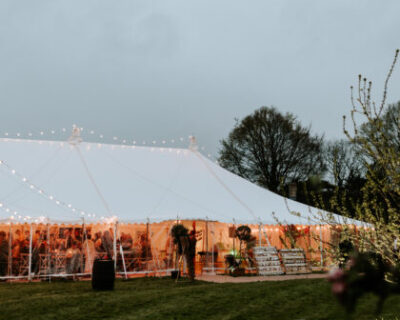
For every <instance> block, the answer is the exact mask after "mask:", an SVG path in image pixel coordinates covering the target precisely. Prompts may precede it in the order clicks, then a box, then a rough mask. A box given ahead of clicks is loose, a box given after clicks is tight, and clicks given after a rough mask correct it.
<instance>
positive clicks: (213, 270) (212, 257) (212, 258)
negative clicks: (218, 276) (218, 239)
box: [211, 222, 215, 274]
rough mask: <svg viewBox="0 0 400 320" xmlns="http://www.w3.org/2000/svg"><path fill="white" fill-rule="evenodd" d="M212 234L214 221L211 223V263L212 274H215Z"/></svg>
mask: <svg viewBox="0 0 400 320" xmlns="http://www.w3.org/2000/svg"><path fill="white" fill-rule="evenodd" d="M214 234H215V229H214V222H213V223H212V231H211V263H212V268H211V270H212V274H215V265H214V264H215V261H214V260H215V259H214Z"/></svg>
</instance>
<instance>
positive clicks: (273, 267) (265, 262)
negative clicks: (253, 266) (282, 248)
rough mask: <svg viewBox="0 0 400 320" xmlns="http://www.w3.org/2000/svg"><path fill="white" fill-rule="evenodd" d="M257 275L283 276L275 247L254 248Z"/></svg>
mask: <svg viewBox="0 0 400 320" xmlns="http://www.w3.org/2000/svg"><path fill="white" fill-rule="evenodd" d="M253 252H254V258H255V259H256V263H257V273H258V274H259V275H260V276H269V275H277V274H283V270H282V267H281V262H280V260H279V255H278V251H277V250H276V248H275V247H254V248H253Z"/></svg>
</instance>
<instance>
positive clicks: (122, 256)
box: [117, 232, 128, 279]
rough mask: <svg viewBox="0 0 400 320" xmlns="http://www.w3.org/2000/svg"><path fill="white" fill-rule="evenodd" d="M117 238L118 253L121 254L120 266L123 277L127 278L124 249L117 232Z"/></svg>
mask: <svg viewBox="0 0 400 320" xmlns="http://www.w3.org/2000/svg"><path fill="white" fill-rule="evenodd" d="M117 234H118V232H117ZM118 239H119V254H120V255H121V259H122V267H123V268H124V274H125V279H128V275H127V273H126V264H125V255H124V249H123V248H122V242H121V234H119V236H118Z"/></svg>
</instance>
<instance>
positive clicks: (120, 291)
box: [0, 278, 400, 320]
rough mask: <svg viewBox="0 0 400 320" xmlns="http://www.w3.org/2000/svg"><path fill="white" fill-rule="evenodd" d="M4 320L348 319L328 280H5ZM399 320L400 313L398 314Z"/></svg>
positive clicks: (364, 315) (398, 302)
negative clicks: (100, 283) (107, 283)
mask: <svg viewBox="0 0 400 320" xmlns="http://www.w3.org/2000/svg"><path fill="white" fill-rule="evenodd" d="M375 301H376V299H375V297H373V296H366V297H364V298H363V299H362V300H361V303H360V304H359V305H358V307H357V311H356V313H355V315H354V316H353V319H357V320H359V319H376V317H374V315H373V314H374V308H375ZM383 316H384V319H385V320H389V319H396V316H400V296H396V297H391V298H390V299H388V300H387V301H386V303H385V308H384V314H383ZM0 319H7V320H12V319H18V320H23V319H63V320H69V319H124V320H126V319H151V320H154V319H185V320H186V319H202V320H204V319H279V320H281V319H290V320H294V319H345V316H344V312H343V310H342V308H341V307H340V306H339V305H338V304H337V302H336V301H335V300H334V299H333V297H332V296H331V293H330V285H329V283H327V282H326V281H325V280H320V279H318V280H291V281H284V282H254V283H243V284H229V283H227V284H213V283H206V282H200V281H196V282H195V283H188V282H179V283H177V284H176V283H175V282H174V281H172V280H171V279H167V278H164V279H156V278H141V279H134V280H129V281H121V280H119V281H117V282H116V287H115V291H112V292H94V291H92V289H91V283H90V282H88V281H82V282H53V283H44V282H43V283H1V284H0ZM399 319H400V317H399Z"/></svg>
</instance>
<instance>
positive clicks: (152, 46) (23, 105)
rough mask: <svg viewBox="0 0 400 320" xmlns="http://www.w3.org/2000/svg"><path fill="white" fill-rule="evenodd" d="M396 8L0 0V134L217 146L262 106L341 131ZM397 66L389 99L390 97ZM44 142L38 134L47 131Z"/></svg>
mask: <svg viewBox="0 0 400 320" xmlns="http://www.w3.org/2000/svg"><path fill="white" fill-rule="evenodd" d="M399 13H400V1H398V0H393V1H389V0H386V1H384V2H383V1H366V0H360V1H349V0H345V1H338V0H335V1H319V0H315V1H299V0H292V1H284V0H276V1H270V0H262V1H254V0H252V1H233V0H229V1H222V0H218V1H216V0H212V1H205V0H201V1H188V0H182V1H168V0H162V1H149V0H144V1H133V0H129V1H122V0H119V1H116V0H114V1H111V0H107V1H100V0H93V1H89V0H85V1H82V0H79V1H72V0H65V1H56V0H48V1H44V0H35V1H32V0H27V1H17V0H9V1H8V0H1V1H0V106H1V113H0V136H2V135H3V134H4V132H9V133H10V134H16V133H17V132H22V133H24V134H26V133H28V132H33V133H34V135H36V136H37V133H38V132H39V131H40V130H52V129H55V130H60V129H61V128H63V127H67V128H70V127H71V125H72V124H73V123H77V124H79V125H80V126H82V127H85V128H90V129H91V130H95V132H101V133H103V134H104V135H105V136H106V137H112V136H118V137H124V138H129V139H132V140H138V141H139V140H140V141H141V140H147V141H152V140H157V141H158V140H161V139H172V138H177V137H180V136H187V135H189V134H194V135H196V136H197V138H198V140H199V144H201V145H204V146H205V147H206V148H207V149H208V150H210V152H211V153H212V154H214V155H215V154H216V153H217V149H218V147H219V140H221V139H222V138H224V137H226V136H227V134H228V133H229V131H230V130H231V129H232V127H233V125H234V123H235V121H234V119H235V118H239V119H240V118H242V117H244V116H245V115H247V114H249V113H251V112H253V111H254V110H255V109H257V108H259V107H260V106H263V105H265V106H272V105H273V106H276V107H277V108H278V109H279V110H280V111H282V112H292V113H294V114H295V115H297V116H298V117H299V119H300V120H301V122H302V123H303V124H304V125H309V124H311V125H312V128H313V131H314V132H317V133H321V134H322V133H324V134H325V136H326V137H327V138H337V137H342V120H341V118H342V115H343V114H348V111H349V108H350V106H349V86H350V85H351V84H355V83H356V80H357V75H358V74H359V73H363V74H365V75H366V76H368V77H369V78H371V79H372V80H373V81H374V85H375V88H376V91H375V92H376V94H377V95H378V96H377V99H379V98H380V96H381V95H380V93H381V90H380V89H381V88H382V84H383V81H384V77H385V75H386V73H387V70H388V68H389V65H390V63H391V61H392V58H393V54H394V51H395V49H396V48H398V47H400V36H399V31H400V19H399ZM399 88H400V66H398V68H397V70H396V72H395V74H394V77H393V80H392V82H391V86H390V94H389V101H390V102H393V101H397V100H400V90H399ZM45 135H46V134H45Z"/></svg>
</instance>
